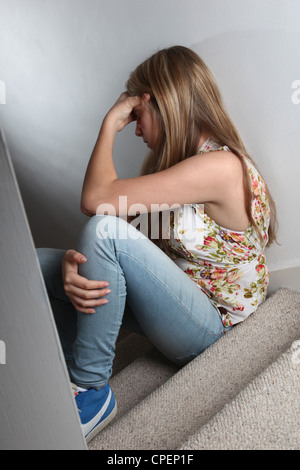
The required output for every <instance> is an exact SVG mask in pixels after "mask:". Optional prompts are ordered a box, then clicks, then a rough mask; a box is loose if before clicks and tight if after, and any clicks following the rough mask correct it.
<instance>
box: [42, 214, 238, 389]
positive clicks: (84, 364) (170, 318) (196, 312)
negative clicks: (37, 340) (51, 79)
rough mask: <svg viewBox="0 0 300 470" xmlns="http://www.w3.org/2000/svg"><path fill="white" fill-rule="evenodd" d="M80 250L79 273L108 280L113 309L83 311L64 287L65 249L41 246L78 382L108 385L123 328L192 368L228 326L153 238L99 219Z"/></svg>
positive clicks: (109, 306) (85, 385)
mask: <svg viewBox="0 0 300 470" xmlns="http://www.w3.org/2000/svg"><path fill="white" fill-rule="evenodd" d="M77 249H78V251H79V252H80V253H82V254H84V255H85V256H86V258H87V262H86V263H84V264H82V265H79V274H80V275H81V276H84V277H86V278H88V279H93V280H99V281H108V282H109V288H110V289H111V293H110V294H109V295H108V296H107V297H106V298H107V299H108V300H109V302H108V303H107V304H104V305H101V306H99V307H96V308H95V310H96V313H94V314H89V315H87V314H84V313H81V312H76V310H75V308H74V307H73V305H72V304H71V302H70V300H69V299H68V297H67V296H66V294H65V292H64V289H63V282H62V274H61V263H62V258H63V256H64V253H65V251H63V250H56V249H49V248H46V249H45V248H40V249H37V253H38V257H39V261H40V265H41V269H42V272H43V275H44V279H45V284H46V287H47V290H48V294H49V298H50V302H51V305H52V310H53V314H54V317H55V320H56V324H57V328H58V332H59V336H60V339H61V343H62V348H63V351H64V354H65V358H66V362H67V366H68V369H69V373H70V377H71V380H72V381H73V382H74V383H76V384H77V385H78V386H81V387H83V388H91V387H92V388H96V389H97V390H99V389H101V388H103V387H104V386H105V385H106V384H107V382H108V380H109V378H110V376H111V373H112V365H113V359H114V355H115V344H116V340H117V337H118V334H119V330H120V327H121V325H122V326H124V327H125V328H127V329H130V330H131V331H134V332H136V333H141V334H144V335H145V336H147V337H148V338H149V339H150V340H151V342H152V343H153V345H154V346H155V347H156V348H158V349H159V351H161V353H162V354H164V355H165V356H166V357H167V358H169V359H170V360H171V361H173V362H175V363H176V364H178V365H184V364H186V363H188V362H189V361H190V360H192V359H193V358H194V357H196V356H197V355H198V354H200V353H201V352H203V351H204V350H205V349H206V348H207V347H208V346H210V345H211V344H212V343H214V342H215V341H216V340H218V339H219V338H220V337H221V336H222V335H223V334H224V333H225V332H226V331H228V330H229V329H230V328H226V327H224V325H223V323H222V321H221V318H220V314H219V311H218V310H217V309H216V308H215V307H214V305H213V304H212V303H211V301H210V300H209V298H208V297H207V295H206V294H204V293H203V292H202V290H201V289H200V288H199V287H198V286H197V285H196V284H195V283H194V282H193V281H192V280H191V279H190V278H189V277H188V276H187V275H186V274H185V273H184V272H183V271H182V270H181V269H180V268H179V267H178V266H176V264H175V263H174V262H173V261H172V260H171V259H170V258H169V257H168V256H167V255H166V254H165V253H164V252H163V251H162V250H160V249H159V248H158V247H157V246H156V245H155V244H154V243H153V242H152V241H151V240H149V239H148V238H146V237H145V236H144V235H143V234H142V233H141V232H139V231H138V230H136V229H135V228H134V227H133V226H132V225H130V224H128V223H127V222H125V221H124V220H123V219H120V218H118V217H113V216H94V217H92V218H90V219H89V221H88V222H87V224H86V225H85V227H84V229H83V231H82V233H81V236H80V239H79V243H78V248H77Z"/></svg>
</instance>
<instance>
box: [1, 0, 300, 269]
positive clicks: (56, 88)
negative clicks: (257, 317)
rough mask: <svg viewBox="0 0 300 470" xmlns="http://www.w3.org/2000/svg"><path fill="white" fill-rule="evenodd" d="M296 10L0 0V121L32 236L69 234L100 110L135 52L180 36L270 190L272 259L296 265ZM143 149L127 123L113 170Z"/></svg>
mask: <svg viewBox="0 0 300 470" xmlns="http://www.w3.org/2000/svg"><path fill="white" fill-rule="evenodd" d="M299 17H300V2H299V1H298V0H243V1H241V0H226V1H224V0H185V1H182V0H151V1H148V0H147V1H146V0H126V1H125V0H0V81H2V83H4V84H5V86H6V101H5V104H0V114H1V123H2V125H3V127H4V129H5V131H6V134H7V140H8V142H9V145H10V148H11V153H12V157H13V161H14V163H15V168H16V172H17V176H18V179H19V183H20V187H21V191H22V195H23V198H24V202H25V207H26V210H27V213H28V217H29V222H30V225H31V228H32V231H33V236H34V240H35V243H36V245H37V246H45V245H46V246H57V247H72V246H75V245H76V239H77V234H78V231H79V230H80V227H81V226H82V224H83V223H84V221H85V216H83V215H82V214H81V213H80V210H79V200H80V192H81V185H82V180H83V175H84V171H85V168H86V165H87V162H88V159H89V156H90V153H91V150H92V148H93V145H94V142H95V139H96V137H97V133H98V130H99V126H100V124H101V120H102V118H103V116H104V114H105V113H106V111H107V110H108V108H109V107H110V106H111V105H112V104H113V102H114V101H115V100H116V98H117V97H118V96H119V94H120V92H121V91H123V88H124V83H125V81H126V79H127V77H128V74H129V72H130V71H131V70H132V69H133V68H134V67H135V66H136V65H137V64H138V63H139V62H140V61H142V60H143V59H144V58H145V57H147V56H149V55H150V54H152V53H153V52H154V51H155V50H157V49H158V48H161V47H165V46H170V45H174V44H183V45H186V46H188V47H192V48H193V49H195V50H196V51H197V52H198V53H199V54H200V55H201V56H202V57H203V58H204V60H206V62H207V63H208V65H209V66H210V68H211V69H212V71H213V73H214V74H215V76H216V78H217V81H218V83H219V85H220V88H221V90H222V92H223V95H224V99H225V102H226V105H227V108H228V110H229V112H230V114H231V116H232V118H233V120H234V122H235V123H236V125H237V127H238V128H239V130H240V133H241V134H242V137H243V139H244V141H245V144H246V146H247V147H248V150H249V152H250V153H251V154H252V156H253V158H254V159H255V160H256V161H257V163H258V165H259V167H260V169H261V171H262V172H263V174H264V175H265V177H266V179H267V181H268V183H269V186H270V189H271V191H272V193H273V194H274V197H275V200H276V202H277V206H278V215H279V223H280V230H279V241H280V243H281V245H280V246H276V245H274V247H272V248H271V249H270V250H268V259H269V264H270V267H271V269H274V268H284V267H290V266H299V265H300V244H299V243H297V234H298V233H299V232H300V226H299V225H300V221H299V217H296V218H295V219H294V215H295V214H298V202H299V185H298V182H299V176H300V168H299V123H300V104H297V103H299V101H300V93H298V95H296V93H297V92H298V90H297V89H293V88H292V85H293V83H294V82H296V80H299V79H300V75H299V74H300V72H299V44H300V32H299V31H300V30H299ZM296 86H298V87H299V88H300V84H298V85H297V83H296ZM293 94H294V95H293ZM293 96H294V99H293ZM2 102H3V100H2ZM0 103H1V100H0ZM146 152H147V149H146V148H145V147H144V145H143V143H142V142H140V141H139V140H138V139H136V138H135V137H134V136H133V128H132V127H131V128H128V129H126V130H125V131H124V132H123V133H122V134H121V135H119V136H118V140H117V144H116V152H115V156H116V166H117V171H118V173H119V176H120V177H127V176H131V175H136V174H138V172H139V169H140V165H141V161H142V159H143V158H144V156H145V154H146Z"/></svg>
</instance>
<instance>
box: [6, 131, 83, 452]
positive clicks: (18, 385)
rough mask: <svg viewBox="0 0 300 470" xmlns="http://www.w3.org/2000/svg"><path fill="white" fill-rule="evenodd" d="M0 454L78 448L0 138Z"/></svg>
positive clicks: (66, 386) (60, 363)
mask: <svg viewBox="0 0 300 470" xmlns="http://www.w3.org/2000/svg"><path fill="white" fill-rule="evenodd" d="M0 175H1V184H0V199H1V203H2V202H3V200H4V199H5V200H6V203H5V204H1V212H0V214H1V240H0V247H1V263H0V299H1V306H0V449H2V450H8V449H17V450H19V449H24V450H30V449H33V450H51V449H62V450H64V449H66V450H71V449H78V450H84V449H86V444H85V441H84V439H83V435H82V432H81V427H80V421H79V417H78V412H77V410H76V408H75V402H74V400H73V397H72V393H71V387H70V381H69V377H68V373H67V370H66V366H65V362H64V358H63V353H62V351H61V347H60V344H59V340H58V336H57V332H56V328H55V326H54V321H53V317H52V312H51V309H50V305H49V301H48V296H47V294H46V291H45V288H44V283H43V280H42V275H41V272H40V268H39V263H38V259H37V257H36V253H35V250H34V245H33V240H32V238H31V234H30V231H29V227H28V222H27V219H26V215H25V213H24V208H23V204H22V201H21V198H20V194H19V190H18V186H17V183H16V179H15V175H14V171H13V168H12V166H11V162H10V160H9V159H8V158H7V155H6V153H5V151H4V145H3V140H2V136H1V135H0Z"/></svg>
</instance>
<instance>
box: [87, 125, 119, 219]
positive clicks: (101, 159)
mask: <svg viewBox="0 0 300 470" xmlns="http://www.w3.org/2000/svg"><path fill="white" fill-rule="evenodd" d="M116 133H117V132H116V130H115V128H114V126H113V124H112V123H111V122H110V121H109V120H108V119H105V120H104V121H103V123H102V126H101V129H100V132H99V136H98V139H97V142H96V144H95V147H94V149H93V152H92V155H91V158H90V161H89V164H88V167H87V170H86V174H85V178H84V182H83V188H82V195H81V210H82V211H83V212H84V213H85V214H87V215H91V213H93V214H95V211H96V206H95V204H96V205H99V204H101V203H102V202H105V194H107V192H108V191H109V185H110V184H111V183H112V182H113V181H115V180H116V179H118V175H117V173H116V169H115V165H114V162H113V149H114V142H115V138H116Z"/></svg>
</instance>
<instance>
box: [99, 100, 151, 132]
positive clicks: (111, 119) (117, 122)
mask: <svg viewBox="0 0 300 470" xmlns="http://www.w3.org/2000/svg"><path fill="white" fill-rule="evenodd" d="M142 102H143V101H142V98H141V97H140V96H129V95H128V93H126V92H124V93H122V94H121V95H120V97H119V99H118V100H117V101H116V103H115V104H114V106H113V107H112V108H111V109H110V111H109V112H108V113H107V115H106V117H105V119H104V121H105V123H110V124H111V125H112V126H113V127H114V129H115V131H116V132H119V131H121V130H123V129H124V127H125V126H127V125H128V124H130V123H131V122H133V121H135V120H136V118H135V116H134V113H133V109H134V108H135V107H136V106H140V105H141V104H142Z"/></svg>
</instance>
